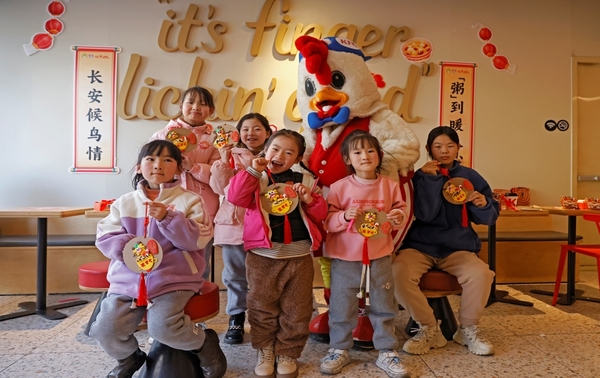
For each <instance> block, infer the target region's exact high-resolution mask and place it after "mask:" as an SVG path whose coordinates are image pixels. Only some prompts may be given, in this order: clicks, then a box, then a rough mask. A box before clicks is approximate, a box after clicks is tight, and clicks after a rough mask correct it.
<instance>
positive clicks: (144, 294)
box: [136, 273, 148, 307]
mask: <svg viewBox="0 0 600 378" xmlns="http://www.w3.org/2000/svg"><path fill="white" fill-rule="evenodd" d="M136 305H137V306H138V307H140V306H147V305H148V291H147V290H146V275H145V274H144V273H142V274H140V289H139V290H138V297H137V303H136Z"/></svg>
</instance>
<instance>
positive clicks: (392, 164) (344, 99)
mask: <svg viewBox="0 0 600 378" xmlns="http://www.w3.org/2000/svg"><path fill="white" fill-rule="evenodd" d="M296 47H297V48H298V51H299V52H300V64H299V69H298V92H297V95H296V97H297V99H298V108H299V109H300V113H301V115H302V120H303V127H304V132H303V135H304V138H305V139H306V152H305V154H304V156H305V157H308V161H307V162H306V163H307V166H308V167H309V168H310V169H311V170H312V171H313V172H314V173H315V174H316V175H317V176H318V177H319V183H320V184H321V185H322V186H323V189H324V194H325V195H327V192H328V187H329V186H330V185H331V184H333V183H334V182H336V181H337V180H340V179H342V178H344V177H346V176H347V175H348V170H347V167H346V164H345V163H344V161H343V159H342V156H341V154H340V146H341V144H342V141H343V140H344V138H345V137H346V135H348V134H349V133H350V132H352V131H353V130H356V129H360V130H364V131H367V132H369V133H370V134H371V135H373V136H374V137H376V138H377V139H378V140H379V143H380V144H381V147H382V149H383V150H384V157H383V161H382V173H383V174H384V175H386V176H389V177H391V178H392V179H394V180H396V181H398V182H399V183H400V188H401V189H402V195H403V200H404V201H405V202H406V204H407V209H406V210H407V216H408V219H409V221H408V222H406V227H405V228H404V229H401V230H398V231H397V233H396V235H395V236H394V241H395V244H396V247H398V246H399V245H400V242H401V241H402V239H403V238H404V235H405V234H406V231H407V230H408V227H409V226H410V224H411V223H412V217H413V206H412V204H413V188H412V183H411V178H412V176H413V174H414V164H415V163H416V161H417V160H418V159H419V140H418V139H417V136H416V135H415V134H414V133H413V131H412V130H411V129H410V128H409V127H408V126H407V125H406V123H405V122H404V120H403V119H402V118H401V117H400V116H399V115H398V114H396V113H394V112H392V111H391V110H390V109H389V106H388V105H386V104H385V103H383V102H382V101H381V95H380V94H379V91H378V90H377V87H378V84H382V81H381V80H378V81H379V83H378V82H377V81H376V80H375V77H374V76H373V75H372V74H371V72H370V71H369V69H368V67H367V65H366V64H365V61H367V60H368V59H369V57H365V55H364V54H363V52H362V51H361V50H360V49H359V48H358V46H356V44H355V43H354V42H352V41H351V40H348V39H345V38H336V37H327V38H324V39H322V40H319V39H316V38H314V37H309V36H303V37H300V38H298V39H297V40H296ZM326 253H327V251H325V254H326ZM319 263H320V264H321V271H322V273H323V281H324V283H325V299H326V300H327V302H328V303H329V301H328V299H329V282H330V280H329V277H330V275H329V267H330V261H328V259H327V258H321V259H320V260H319ZM361 302H362V299H361ZM328 319H329V316H328V312H325V313H324V314H320V315H319V316H317V317H315V318H314V319H313V321H312V322H311V325H310V331H311V338H313V339H314V340H317V341H323V342H328V341H329V326H328ZM358 320H359V322H358V326H357V327H356V329H355V330H354V332H353V338H354V341H355V345H357V346H359V347H360V346H362V347H370V346H372V338H373V328H372V327H371V323H370V322H369V318H368V317H367V316H366V313H365V311H364V303H360V311H359V319H358Z"/></svg>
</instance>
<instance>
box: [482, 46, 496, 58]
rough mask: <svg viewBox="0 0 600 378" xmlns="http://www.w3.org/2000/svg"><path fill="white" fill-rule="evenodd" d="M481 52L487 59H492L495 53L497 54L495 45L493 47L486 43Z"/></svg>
mask: <svg viewBox="0 0 600 378" xmlns="http://www.w3.org/2000/svg"><path fill="white" fill-rule="evenodd" d="M482 50H483V54H484V55H485V56H487V57H488V58H493V57H494V55H496V53H497V52H498V49H497V48H496V45H494V44H493V43H486V44H485V45H483V47H482Z"/></svg>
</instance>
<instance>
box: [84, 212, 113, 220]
mask: <svg viewBox="0 0 600 378" xmlns="http://www.w3.org/2000/svg"><path fill="white" fill-rule="evenodd" d="M109 214H110V210H102V211H99V210H88V211H86V212H85V217H86V218H106V217H107V216H108V215H109Z"/></svg>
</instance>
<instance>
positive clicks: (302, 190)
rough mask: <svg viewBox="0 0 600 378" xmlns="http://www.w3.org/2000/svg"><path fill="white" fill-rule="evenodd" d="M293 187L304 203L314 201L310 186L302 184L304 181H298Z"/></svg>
mask: <svg viewBox="0 0 600 378" xmlns="http://www.w3.org/2000/svg"><path fill="white" fill-rule="evenodd" d="M293 188H294V191H295V192H296V193H298V195H299V196H300V199H301V200H302V201H303V202H304V203H311V202H312V201H313V197H312V194H311V192H310V189H308V187H307V186H306V185H302V183H300V182H297V183H295V184H294V186H293Z"/></svg>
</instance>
